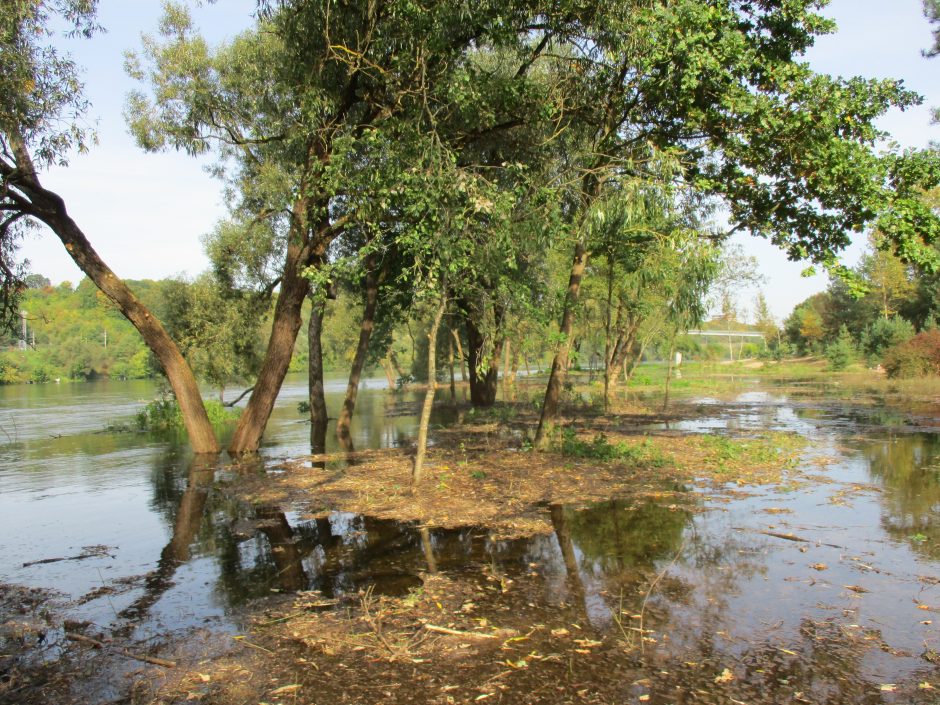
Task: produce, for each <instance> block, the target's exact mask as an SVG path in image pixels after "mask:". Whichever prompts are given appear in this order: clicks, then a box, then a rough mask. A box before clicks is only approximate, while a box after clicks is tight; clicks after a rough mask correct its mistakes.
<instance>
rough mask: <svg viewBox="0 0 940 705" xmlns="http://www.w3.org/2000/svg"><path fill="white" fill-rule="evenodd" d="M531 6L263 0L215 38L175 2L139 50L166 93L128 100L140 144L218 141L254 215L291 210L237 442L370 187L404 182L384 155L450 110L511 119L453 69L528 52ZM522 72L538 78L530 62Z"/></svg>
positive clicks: (285, 360)
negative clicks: (470, 60) (245, 25)
mask: <svg viewBox="0 0 940 705" xmlns="http://www.w3.org/2000/svg"><path fill="white" fill-rule="evenodd" d="M525 7H526V5H525V3H519V4H518V6H517V5H516V4H513V5H511V6H510V7H508V8H507V7H506V5H505V3H502V2H484V3H480V4H478V5H477V6H475V7H474V10H473V12H469V11H467V9H466V8H465V7H464V6H463V5H461V4H458V3H437V4H432V5H430V6H426V7H425V6H424V5H421V4H416V3H413V2H410V1H408V0H393V2H392V3H390V4H388V3H386V4H381V5H380V4H375V3H350V4H341V5H336V4H335V3H332V2H324V1H322V0H317V1H312V2H277V3H275V2H262V3H261V20H260V22H259V25H258V27H257V28H255V29H254V30H252V31H250V32H247V33H245V34H243V35H241V36H240V37H238V38H236V39H235V40H233V41H232V42H230V43H229V44H226V45H223V46H221V47H219V48H217V49H215V50H210V49H209V48H208V47H207V45H206V43H205V42H204V41H203V40H202V39H201V38H200V37H198V35H196V34H195V33H194V31H193V28H192V26H191V22H190V20H189V17H188V15H187V13H186V12H185V10H184V9H183V8H181V7H179V6H176V5H171V6H168V10H167V13H166V17H165V19H164V20H163V22H162V26H161V33H162V39H161V40H160V41H157V40H154V39H146V40H145V45H144V50H143V55H142V57H141V58H138V59H133V60H132V61H131V62H130V69H131V72H132V74H133V75H135V76H137V77H139V78H140V79H142V80H146V81H147V82H148V83H149V86H150V90H151V96H150V97H149V98H148V97H147V96H145V95H144V94H143V93H139V94H136V95H135V96H134V97H133V98H132V100H131V102H130V104H129V111H128V112H129V115H130V119H131V125H132V128H133V130H134V133H135V134H136V136H137V138H138V141H139V142H140V144H141V145H142V146H144V147H145V148H148V149H163V148H177V149H183V150H186V151H188V152H190V153H201V152H205V151H207V150H209V149H210V148H217V149H218V153H219V154H220V156H221V157H222V165H221V166H220V171H222V172H223V173H226V174H227V175H228V177H229V179H230V181H231V183H232V186H233V188H232V192H233V194H234V195H235V197H236V198H235V200H236V202H237V207H238V209H239V210H240V211H241V212H242V213H243V214H244V216H245V220H253V219H254V220H258V219H267V218H277V219H281V220H282V221H283V225H284V227H283V230H284V232H285V235H284V237H283V238H282V240H281V241H280V242H281V243H282V244H281V248H282V254H283V266H282V269H281V275H280V281H279V292H278V299H277V305H276V307H275V311H274V315H273V326H272V332H271V337H270V340H269V343H268V347H267V353H266V355H265V360H264V363H263V365H262V368H261V371H260V373H259V377H258V381H257V383H256V385H255V388H254V391H253V393H252V397H251V399H250V401H249V403H248V406H247V407H246V409H245V412H244V414H243V415H242V417H241V419H240V421H239V425H238V428H237V429H236V431H235V434H234V436H233V439H232V442H231V445H230V451H232V452H235V453H243V452H251V451H254V450H255V449H257V447H258V444H259V441H260V438H261V435H262V433H263V431H264V426H265V424H266V422H267V419H268V416H269V415H270V412H271V409H272V408H273V404H274V399H275V397H276V396H277V392H278V389H279V387H280V384H281V382H282V380H283V377H284V374H285V373H286V371H287V367H288V365H289V361H290V357H291V351H292V348H293V344H294V341H295V339H296V336H297V332H298V330H299V328H300V323H301V319H300V310H301V305H302V303H303V300H304V298H305V297H306V295H307V293H308V291H309V290H310V289H311V288H312V289H313V290H314V291H316V290H317V287H318V286H321V285H322V275H321V274H320V273H319V270H320V269H322V268H323V267H324V266H325V265H326V264H328V249H329V247H330V245H331V243H332V242H333V241H334V240H336V239H337V238H339V237H341V236H342V235H343V233H344V231H345V228H346V227H347V226H348V225H351V224H353V223H358V224H359V225H363V224H367V223H369V222H370V220H369V218H367V217H363V216H362V215H361V214H360V213H358V212H357V210H356V206H357V205H359V204H361V200H360V199H358V198H357V197H356V194H362V193H368V194H369V196H370V200H371V201H373V202H374V203H373V205H374V206H379V207H381V206H382V204H383V202H385V201H387V200H389V199H390V198H392V197H393V196H394V195H395V193H396V191H397V189H398V185H397V183H395V182H387V181H380V177H382V176H383V175H385V174H388V173H389V171H388V170H387V169H384V168H383V165H385V164H392V165H394V164H395V163H396V158H395V157H394V154H395V153H396V152H397V151H399V145H398V144H397V142H396V140H397V139H398V138H400V137H402V136H403V135H406V136H407V133H408V131H409V130H412V129H413V128H416V127H417V128H418V129H419V131H424V132H425V133H433V134H435V135H437V139H440V133H439V132H438V131H437V129H436V122H437V120H443V119H444V118H445V116H447V115H448V114H450V115H453V114H457V113H459V114H460V115H464V116H466V115H468V114H473V115H474V116H475V119H476V124H475V125H474V130H476V131H479V130H480V129H481V128H482V129H483V131H484V132H485V131H487V130H488V129H490V127H491V125H489V124H486V123H493V124H495V122H496V121H497V120H499V119H500V118H501V115H500V114H499V113H494V114H492V115H487V116H483V115H481V114H479V113H474V112H473V111H474V108H475V107H476V106H475V105H474V103H475V101H474V100H473V98H474V96H473V95H472V91H473V90H474V84H473V83H461V84H457V83H453V82H451V80H450V79H451V78H452V77H453V76H454V74H455V73H456V72H458V71H461V70H463V68H464V67H465V66H466V61H465V57H466V55H467V54H468V53H469V52H470V50H471V49H472V48H473V47H474V46H484V45H492V44H497V43H498V44H501V45H504V46H507V47H509V48H517V49H518V51H519V52H520V53H522V52H523V51H524V53H525V55H526V56H529V55H530V54H531V53H532V51H531V49H530V48H529V46H528V36H529V32H530V29H531V23H532V15H531V14H530V13H529V12H526V11H524V9H522V8H525ZM161 41H162V43H161ZM522 61H523V60H522V59H520V60H519V62H520V63H522ZM530 63H531V62H530ZM517 73H518V75H519V76H520V78H521V77H522V76H524V74H525V73H526V71H525V67H524V66H523V68H522V69H520V70H519V71H518V72H517ZM483 77H484V78H485V76H483ZM468 93H469V94H470V95H468ZM504 102H505V101H504ZM407 141H408V140H407V137H406V142H407ZM404 149H406V150H407V149H408V147H407V146H405V147H404ZM386 151H389V152H390V154H391V157H389V158H387V157H386V156H385V152H386ZM226 167H227V169H228V170H227V171H226V170H225V169H226ZM393 171H395V169H393ZM412 181H414V179H412ZM400 216H404V217H405V218H406V219H414V218H418V217H423V216H422V215H421V214H420V213H418V212H416V211H412V212H409V213H404V214H399V215H398V216H396V217H400ZM371 222H373V223H374V224H378V222H377V221H376V220H375V219H372V221H371Z"/></svg>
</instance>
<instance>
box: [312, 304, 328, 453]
mask: <svg viewBox="0 0 940 705" xmlns="http://www.w3.org/2000/svg"><path fill="white" fill-rule="evenodd" d="M325 310H326V299H325V298H324V297H323V295H322V293H318V294H317V296H316V301H314V302H313V305H312V306H311V307H310V319H309V320H308V322H307V344H308V348H307V349H308V357H307V402H308V404H309V405H310V452H311V453H314V454H316V453H325V452H326V425H327V422H328V421H329V416H328V415H327V411H326V395H325V394H324V392H323V345H322V343H321V339H320V336H321V334H322V333H323V314H324V312H325Z"/></svg>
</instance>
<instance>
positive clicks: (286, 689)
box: [271, 683, 303, 695]
mask: <svg viewBox="0 0 940 705" xmlns="http://www.w3.org/2000/svg"><path fill="white" fill-rule="evenodd" d="M302 687H303V686H301V685H300V683H291V684H290V685H282V686H281V687H280V688H277V689H276V690H272V691H271V695H284V694H285V693H296V692H297V691H298V690H300V689H301V688H302Z"/></svg>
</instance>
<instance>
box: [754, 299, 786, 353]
mask: <svg viewBox="0 0 940 705" xmlns="http://www.w3.org/2000/svg"><path fill="white" fill-rule="evenodd" d="M754 325H755V326H757V329H758V330H759V331H760V332H761V334H762V335H763V336H764V343H765V344H766V345H768V346H770V345H777V344H779V342H780V327H779V326H778V325H777V319H775V318H774V315H773V313H771V311H770V306H769V305H768V304H767V297H765V296H764V292H763V291H758V292H757V297H756V298H755V299H754Z"/></svg>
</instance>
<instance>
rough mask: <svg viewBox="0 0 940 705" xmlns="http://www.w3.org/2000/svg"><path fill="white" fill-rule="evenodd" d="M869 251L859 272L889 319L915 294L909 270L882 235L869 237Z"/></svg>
mask: <svg viewBox="0 0 940 705" xmlns="http://www.w3.org/2000/svg"><path fill="white" fill-rule="evenodd" d="M868 244H869V251H868V252H866V253H865V254H864V255H862V259H861V261H860V262H859V264H858V273H859V275H860V276H861V279H862V282H863V283H864V285H865V286H866V287H867V288H868V290H869V295H870V296H871V297H872V298H873V299H874V300H875V301H876V302H877V303H876V306H877V308H878V309H879V310H880V312H881V316H882V317H883V318H885V319H888V318H891V317H892V316H893V315H895V314H896V313H897V312H898V310H899V308H900V307H901V306H903V305H904V304H905V303H906V302H907V301H908V300H909V299H910V298H911V296H912V294H913V293H914V282H913V281H911V277H910V271H909V267H907V266H906V265H905V264H904V263H903V262H901V260H900V259H898V257H897V256H896V255H895V254H894V252H893V251H892V250H893V247H892V245H891V243H890V241H886V240H885V238H884V237H883V236H881V235H880V234H877V233H876V234H872V235H870V236H869V238H868Z"/></svg>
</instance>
